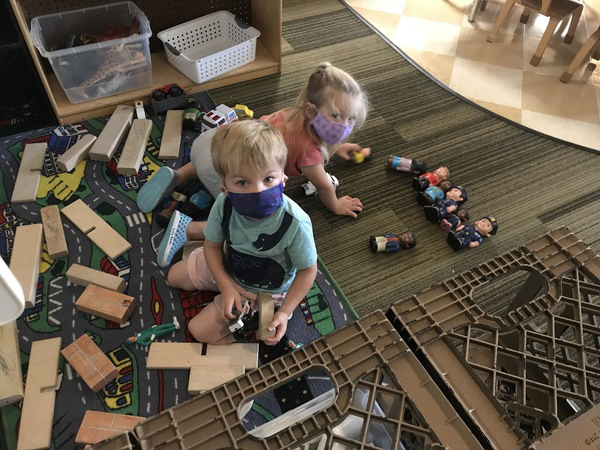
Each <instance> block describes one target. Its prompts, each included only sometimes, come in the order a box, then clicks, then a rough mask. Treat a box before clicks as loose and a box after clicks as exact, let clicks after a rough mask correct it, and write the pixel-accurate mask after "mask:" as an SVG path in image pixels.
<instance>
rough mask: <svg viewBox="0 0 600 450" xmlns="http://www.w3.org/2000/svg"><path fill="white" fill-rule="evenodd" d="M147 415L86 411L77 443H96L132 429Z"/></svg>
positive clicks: (76, 439)
mask: <svg viewBox="0 0 600 450" xmlns="http://www.w3.org/2000/svg"><path fill="white" fill-rule="evenodd" d="M144 420H146V418H145V417H140V416H127V415H125V414H111V413H106V412H100V411H89V410H88V411H86V412H85V415H84V416H83V420H82V421H81V426H80V427H79V431H78V432H77V436H76V437H75V443H76V444H96V443H97V442H100V441H103V440H104V439H108V438H109V437H111V436H114V435H115V434H118V433H120V432H122V431H131V430H133V429H134V428H135V426H136V425H137V424H138V423H140V422H143V421H144Z"/></svg>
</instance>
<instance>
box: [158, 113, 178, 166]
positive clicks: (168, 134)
mask: <svg viewBox="0 0 600 450" xmlns="http://www.w3.org/2000/svg"><path fill="white" fill-rule="evenodd" d="M182 125H183V111H182V110H178V109H172V110H170V111H167V118H166V120H165V128H164V130H163V133H162V140H161V141H160V151H159V152H158V158H159V159H177V158H178V157H179V149H180V147H181V129H182Z"/></svg>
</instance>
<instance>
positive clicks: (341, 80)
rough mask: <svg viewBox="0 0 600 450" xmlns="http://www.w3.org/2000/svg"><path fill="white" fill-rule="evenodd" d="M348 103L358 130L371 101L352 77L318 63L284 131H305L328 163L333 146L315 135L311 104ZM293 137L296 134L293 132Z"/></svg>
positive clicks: (325, 64)
mask: <svg viewBox="0 0 600 450" xmlns="http://www.w3.org/2000/svg"><path fill="white" fill-rule="evenodd" d="M336 102H337V103H338V104H339V102H347V104H348V105H350V104H351V105H353V106H354V111H353V116H354V119H355V123H354V129H359V128H360V127H361V126H362V125H363V123H364V122H365V120H366V118H367V112H368V110H369V101H368V100H367V96H366V94H365V93H364V92H363V90H362V88H361V87H360V85H359V84H358V82H357V81H356V80H355V79H354V78H352V76H351V75H350V74H348V73H347V72H344V71H343V70H342V69H338V68H337V67H335V66H332V65H331V63H328V62H323V63H321V64H319V65H318V66H317V67H316V68H315V69H314V70H313V72H312V73H311V75H310V77H309V78H308V83H306V86H304V88H303V89H302V91H300V94H299V95H298V98H297V99H296V102H295V103H294V106H293V107H292V108H287V110H288V111H290V115H289V117H288V120H287V121H286V123H285V124H284V126H283V128H284V129H285V127H286V126H289V128H288V130H287V131H294V130H293V128H294V127H302V128H303V129H304V131H305V132H306V133H307V134H308V135H309V136H310V137H311V138H312V139H313V140H314V141H315V142H316V143H317V145H318V146H319V149H320V150H321V153H322V154H323V159H324V161H325V163H327V161H329V157H330V156H331V154H333V152H334V147H331V146H328V145H327V144H326V143H325V142H323V140H322V139H321V138H320V137H319V136H318V135H317V134H316V133H315V131H314V130H313V128H312V126H311V120H312V117H309V116H308V115H307V106H308V104H309V103H312V104H313V105H315V107H316V108H317V109H319V108H321V106H323V105H326V104H330V105H331V104H335V103H336ZM290 134H291V135H292V136H293V135H294V133H293V132H292V133H290Z"/></svg>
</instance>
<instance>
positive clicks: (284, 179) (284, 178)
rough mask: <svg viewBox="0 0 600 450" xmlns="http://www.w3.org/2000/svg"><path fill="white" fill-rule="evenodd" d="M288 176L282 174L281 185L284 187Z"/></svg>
mask: <svg viewBox="0 0 600 450" xmlns="http://www.w3.org/2000/svg"><path fill="white" fill-rule="evenodd" d="M288 178H289V177H288V176H287V175H286V174H283V181H282V182H283V186H284V187H285V183H287V180H288Z"/></svg>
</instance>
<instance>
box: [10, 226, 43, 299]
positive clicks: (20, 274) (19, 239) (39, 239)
mask: <svg viewBox="0 0 600 450" xmlns="http://www.w3.org/2000/svg"><path fill="white" fill-rule="evenodd" d="M43 244H44V227H43V226H42V224H41V223H34V224H31V225H21V226H18V227H17V232H16V233H15V241H14V244H13V250H12V254H11V256H10V270H11V271H12V273H13V274H14V275H15V277H16V278H17V280H18V281H19V284H20V285H21V288H22V289H23V294H24V296H25V307H26V308H31V307H32V306H33V305H34V304H35V295H36V292H37V284H38V276H39V275H40V261H41V254H42V245H43Z"/></svg>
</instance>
